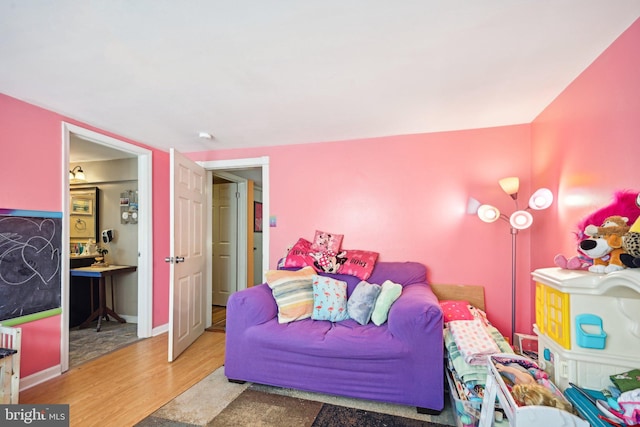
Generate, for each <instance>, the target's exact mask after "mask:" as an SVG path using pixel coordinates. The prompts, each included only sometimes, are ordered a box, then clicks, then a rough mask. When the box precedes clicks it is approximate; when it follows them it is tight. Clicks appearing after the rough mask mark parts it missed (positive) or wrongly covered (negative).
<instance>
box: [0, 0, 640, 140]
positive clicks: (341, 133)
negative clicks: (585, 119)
mask: <svg viewBox="0 0 640 427" xmlns="http://www.w3.org/2000/svg"><path fill="white" fill-rule="evenodd" d="M639 16H640V1H638V0H613V1H612V0H536V1H533V0H398V1H390V0H385V1H383V0H226V1H222V0H189V1H178V0H94V1H77V0H56V1H41V0H0V92H1V93H5V94H7V95H10V96H13V97H16V98H18V99H22V100H24V101H27V102H30V103H33V104H36V105H39V106H42V107H45V108H47V109H50V110H53V111H56V112H59V113H61V114H64V115H66V116H68V117H71V118H74V119H77V120H80V121H83V122H86V123H88V124H90V125H93V126H96V127H98V128H100V129H104V130H106V131H110V132H114V133H116V134H119V135H121V136H123V137H127V138H131V139H133V140H136V141H139V142H141V143H144V144H147V145H150V146H154V147H158V148H161V149H168V148H170V147H175V148H177V149H178V150H181V151H184V152H192V151H202V150H211V149H229V148H241V147H255V146H264V145H286V144H298V143H309V142H322V141H331V140H346V139H355V138H368V137H377V136H387V135H398V134H411V133H422V132H436V131H446V130H456V129H471V128H481V127H489V126H501V125H509V124H519V123H529V122H531V121H532V120H533V119H534V118H535V117H536V116H537V115H538V114H539V113H540V112H541V111H542V110H543V109H544V108H545V107H546V106H547V105H548V104H549V103H550V102H551V101H552V100H553V99H554V98H555V97H556V96H557V95H558V94H559V93H560V92H561V91H562V90H563V89H564V88H565V87H566V86H567V85H568V84H569V83H570V82H571V81H572V80H573V79H575V78H576V76H578V75H579V74H580V73H581V72H582V71H583V70H584V69H585V68H586V67H587V66H588V65H589V64H590V63H591V62H592V61H593V60H594V59H595V58H596V57H597V56H598V55H599V54H600V53H602V51H603V50H604V49H606V47H607V46H608V45H610V44H611V43H612V42H613V41H614V40H615V39H616V38H617V37H618V36H619V35H620V34H621V33H622V32H623V31H624V30H625V29H627V28H628V27H629V26H630V25H631V24H632V23H633V22H634V21H635V20H636V19H637V18H638V17H639ZM200 131H207V132H210V133H211V134H213V135H214V137H215V138H214V139H213V140H203V139H200V138H198V133H199V132H200Z"/></svg>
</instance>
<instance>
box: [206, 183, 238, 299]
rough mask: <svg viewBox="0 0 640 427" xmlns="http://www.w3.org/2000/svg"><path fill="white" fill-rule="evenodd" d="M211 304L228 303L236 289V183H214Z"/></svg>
mask: <svg viewBox="0 0 640 427" xmlns="http://www.w3.org/2000/svg"><path fill="white" fill-rule="evenodd" d="M212 216H213V218H212V223H213V233H212V234H213V236H212V238H213V259H212V267H213V286H212V294H211V300H212V303H213V305H223V306H226V305H227V300H228V299H229V296H230V295H231V294H232V293H234V292H235V291H236V290H237V285H236V284H237V274H236V271H237V263H238V248H237V242H238V236H237V230H238V225H237V224H238V184H236V183H226V184H214V185H213V206H212Z"/></svg>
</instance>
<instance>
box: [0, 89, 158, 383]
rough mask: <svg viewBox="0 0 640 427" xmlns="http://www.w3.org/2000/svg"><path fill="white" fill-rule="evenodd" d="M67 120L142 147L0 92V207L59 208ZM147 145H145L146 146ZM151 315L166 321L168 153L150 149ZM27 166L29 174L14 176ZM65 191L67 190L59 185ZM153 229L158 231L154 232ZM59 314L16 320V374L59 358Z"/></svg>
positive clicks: (41, 367)
mask: <svg viewBox="0 0 640 427" xmlns="http://www.w3.org/2000/svg"><path fill="white" fill-rule="evenodd" d="M63 121H66V122H68V123H72V124H75V125H78V126H81V127H84V128H86V129H90V130H93V131H96V132H100V133H102V134H104V135H107V136H111V137H114V138H118V139H120V140H122V141H125V142H129V143H132V144H135V145H139V146H144V145H142V144H139V143H136V142H134V141H131V140H128V139H126V138H122V137H119V136H118V135H114V134H112V133H109V132H104V131H101V130H99V129H96V128H93V127H91V126H87V125H85V124H83V123H80V122H78V121H75V120H71V119H69V118H66V117H64V116H61V115H59V114H57V113H54V112H52V111H48V110H45V109H43V108H39V107H36V106H33V105H30V104H27V103H25V102H22V101H19V100H17V99H14V98H11V97H8V96H6V95H3V94H0V129H2V132H0V147H1V149H0V152H1V153H2V158H3V160H4V161H3V163H2V168H0V183H2V184H1V191H0V208H9V209H29V210H43V211H57V212H59V211H61V210H62V191H63V188H62V182H63V178H62V177H63V174H66V173H68V170H67V168H66V167H63V166H62V156H63V153H62V122H63ZM145 148H149V149H151V148H150V147H146V146H145ZM152 151H153V168H154V173H153V188H154V194H153V226H154V234H155V235H157V236H160V238H156V239H155V240H154V249H153V250H154V269H153V275H154V285H153V286H154V290H153V295H154V311H153V315H154V319H153V326H159V325H163V324H165V323H167V321H168V318H169V314H168V308H169V300H168V293H169V291H168V290H169V277H168V268H167V267H166V265H165V263H164V261H163V259H164V258H163V257H164V254H167V253H169V252H168V245H169V237H168V235H167V233H166V230H168V229H169V225H168V224H169V201H168V198H169V195H168V192H169V190H168V189H169V168H168V164H169V160H168V159H169V156H168V153H166V152H162V151H159V150H153V149H152ZM26 169H29V174H30V178H29V179H16V178H15V177H16V176H21V175H22V174H23V173H24V171H25V170H26ZM64 191H66V189H64ZM156 230H157V231H158V232H157V233H156V232H155V231H156ZM60 323H61V320H60V316H54V317H50V318H47V319H43V320H39V321H36V322H31V323H27V324H23V325H20V326H21V327H22V328H23V339H22V342H23V352H22V356H21V361H22V362H21V363H22V367H21V375H22V376H23V377H25V376H28V375H31V374H33V373H36V372H39V371H41V370H44V369H47V368H50V367H53V366H56V365H58V364H59V363H60V333H61V329H60Z"/></svg>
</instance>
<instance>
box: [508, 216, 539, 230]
mask: <svg viewBox="0 0 640 427" xmlns="http://www.w3.org/2000/svg"><path fill="white" fill-rule="evenodd" d="M509 224H511V226H512V227H513V228H515V229H517V230H524V229H526V228H529V227H531V224H533V215H531V214H530V213H529V212H527V211H515V212H514V213H512V214H511V216H510V217H509Z"/></svg>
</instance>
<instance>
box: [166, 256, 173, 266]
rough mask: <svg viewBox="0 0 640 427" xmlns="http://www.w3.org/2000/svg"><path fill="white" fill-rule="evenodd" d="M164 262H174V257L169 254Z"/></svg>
mask: <svg viewBox="0 0 640 427" xmlns="http://www.w3.org/2000/svg"><path fill="white" fill-rule="evenodd" d="M164 262H168V263H169V264H173V257H172V256H168V257H166V258H165V259H164Z"/></svg>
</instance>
